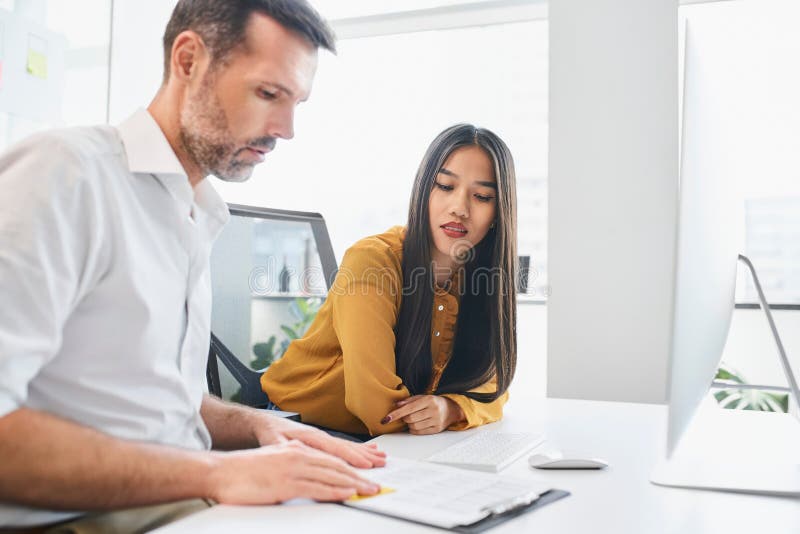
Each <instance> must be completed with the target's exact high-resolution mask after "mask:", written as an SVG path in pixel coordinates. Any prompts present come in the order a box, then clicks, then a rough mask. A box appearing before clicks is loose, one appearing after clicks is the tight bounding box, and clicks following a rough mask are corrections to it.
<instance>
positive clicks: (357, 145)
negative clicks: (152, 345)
mask: <svg viewBox="0 0 800 534" xmlns="http://www.w3.org/2000/svg"><path fill="white" fill-rule="evenodd" d="M547 27H548V26H547V22H546V21H527V22H518V23H505V24H496V25H490V26H484V27H466V28H459V29H448V30H437V31H426V32H416V33H402V34H391V35H381V36H376V37H366V38H358V39H345V40H341V41H340V42H339V43H338V48H339V53H338V55H337V56H335V57H334V56H331V55H328V54H324V55H323V56H322V57H321V64H320V68H319V71H318V74H317V79H316V81H315V84H314V91H313V94H312V96H311V99H310V101H309V102H308V104H305V105H304V106H303V109H300V110H298V116H297V120H296V138H295V139H294V140H292V141H291V142H290V143H279V148H278V150H277V151H276V152H274V153H273V154H271V155H270V158H268V159H267V161H266V162H265V163H264V164H262V165H260V166H259V167H257V169H256V171H255V173H254V176H253V178H252V179H251V180H250V181H249V182H247V183H245V184H224V183H219V182H217V183H218V184H219V187H220V189H221V190H222V191H223V194H224V196H225V198H226V199H228V200H229V201H237V202H241V203H250V204H252V203H254V202H257V203H265V204H266V205H269V206H271V207H280V208H287V209H296V210H305V211H319V212H320V213H322V214H323V215H324V216H325V218H326V220H327V222H328V227H329V229H330V234H331V236H332V239H333V246H334V249H335V251H336V256H337V259H339V260H341V257H342V255H343V253H344V251H345V250H346V248H347V247H348V246H350V245H351V244H352V243H353V242H355V241H356V240H358V239H360V238H362V237H364V236H367V235H371V234H376V233H380V232H382V231H384V230H386V229H387V228H389V227H390V226H392V225H397V224H404V223H405V220H406V215H407V210H408V201H409V196H410V191H411V185H412V182H413V178H414V174H415V172H416V169H417V166H418V165H419V162H420V160H421V159H422V156H423V153H424V151H425V149H426V148H427V146H428V144H429V143H430V142H431V141H432V140H433V138H434V137H435V136H436V135H437V134H438V133H439V132H440V131H441V130H443V129H444V128H446V127H448V126H450V125H452V124H455V123H458V122H471V123H474V124H476V125H479V126H482V127H486V128H489V129H490V130H493V131H494V132H495V133H497V134H498V135H500V136H501V137H502V138H503V139H504V140H505V141H506V143H507V144H508V145H509V147H510V148H511V151H512V154H513V155H514V158H515V160H516V167H517V180H518V183H517V189H518V199H519V254H520V255H522V256H529V257H530V258H531V260H530V261H531V275H530V277H529V280H528V287H529V294H531V295H532V296H533V297H538V298H543V297H544V296H546V293H547V289H546V284H547V274H546V273H547V259H546V220H547V219H546V217H547V187H546V184H547V109H548V100H547V90H548V79H547V66H548V60H547V53H548V46H547V42H548V33H547ZM311 183H313V184H314V187H313V188H310V187H308V184H311ZM270 198H275V199H280V200H279V201H277V202H276V203H274V204H273V203H271V202H270V200H269V199H270ZM254 199H257V200H254Z"/></svg>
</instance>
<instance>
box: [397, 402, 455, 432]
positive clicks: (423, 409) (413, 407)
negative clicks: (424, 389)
mask: <svg viewBox="0 0 800 534" xmlns="http://www.w3.org/2000/svg"><path fill="white" fill-rule="evenodd" d="M395 406H396V407H397V408H396V409H395V410H394V411H391V412H389V414H388V415H387V416H386V417H384V419H383V421H381V423H383V424H387V423H391V422H392V421H397V420H398V419H399V420H402V421H403V422H404V423H406V424H407V425H408V431H409V432H410V433H412V434H436V433H438V432H441V431H442V430H445V429H446V428H447V427H449V426H450V425H452V424H454V423H458V422H459V421H463V420H464V417H465V416H464V412H463V410H462V409H461V407H460V406H459V405H458V404H456V403H455V402H454V401H452V400H450V399H448V398H447V397H440V396H438V395H414V396H413V397H409V398H407V399H403V400H401V401H398V402H396V403H395Z"/></svg>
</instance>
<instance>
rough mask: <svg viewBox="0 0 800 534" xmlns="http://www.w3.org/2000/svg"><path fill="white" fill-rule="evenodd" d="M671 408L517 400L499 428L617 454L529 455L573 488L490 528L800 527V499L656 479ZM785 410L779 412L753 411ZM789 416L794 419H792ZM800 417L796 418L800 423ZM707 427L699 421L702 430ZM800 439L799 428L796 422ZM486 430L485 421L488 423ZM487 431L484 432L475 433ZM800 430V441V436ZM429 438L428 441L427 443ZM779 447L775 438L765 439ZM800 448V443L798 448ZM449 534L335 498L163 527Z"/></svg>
mask: <svg viewBox="0 0 800 534" xmlns="http://www.w3.org/2000/svg"><path fill="white" fill-rule="evenodd" d="M666 415H667V411H666V407H664V406H656V405H642V404H629V403H611V402H596V401H577V400H564V399H522V398H519V397H517V398H515V399H513V400H512V401H511V402H509V404H508V406H507V409H506V416H505V418H504V419H503V421H501V422H499V423H495V424H493V425H490V427H491V428H496V429H502V430H504V431H508V432H544V433H545V435H546V437H547V441H546V442H545V444H543V445H542V446H541V447H540V448H539V449H538V450H543V449H546V448H548V447H555V448H561V449H565V450H572V451H584V452H586V453H589V454H590V455H593V456H600V457H603V458H605V459H606V460H608V461H609V464H610V465H609V467H608V468H607V469H605V470H602V471H534V470H532V469H530V468H529V467H528V466H527V455H526V456H525V457H523V458H522V459H520V460H519V461H517V462H516V463H515V464H513V465H512V466H510V467H509V468H508V469H506V470H505V471H504V473H508V474H514V475H517V476H523V477H536V478H539V479H544V480H546V481H548V482H550V483H551V484H552V486H553V487H556V488H561V489H566V490H568V491H570V492H571V493H572V495H571V496H570V497H567V498H566V499H562V500H560V501H558V502H556V503H553V504H551V505H549V506H546V507H545V508H542V509H540V510H537V511H534V512H532V513H529V514H525V515H523V516H521V517H519V518H516V519H514V520H512V521H509V522H507V523H504V524H503V525H501V526H499V527H497V528H495V529H492V530H491V532H492V533H493V534H494V533H497V534H502V533H507V532H537V533H551V532H552V533H560V532H563V533H571V534H572V533H574V534H577V533H584V532H585V533H589V532H600V533H615V534H617V533H619V534H623V533H636V534H641V533H656V532H658V533H661V532H676V533H687V534H688V533H691V534H694V533H706V532H720V533H725V534H736V533H742V534H744V533H747V534H751V533H752V532H754V531H756V529H757V530H758V531H759V532H770V533H771V534H772V533H775V534H777V533H782V532H787V533H788V532H792V533H798V532H800V499H792V498H784V497H764V496H757V495H741V494H733V493H722V492H712V491H702V490H687V489H677V488H665V487H660V486H656V485H653V484H651V483H650V482H649V477H650V472H651V470H652V468H653V466H654V465H655V463H656V461H657V460H658V459H659V458H660V457H661V456H662V455H663V451H664V449H665V444H666V439H665V435H666ZM752 415H763V416H768V417H769V416H775V417H781V416H777V414H752ZM786 417H788V416H786ZM791 423H793V424H796V422H795V421H791ZM696 426H698V425H693V428H694V427H696ZM797 427H798V429H799V430H798V432H797V436H800V425H797ZM484 428H486V427H484ZM475 431H481V429H476V430H472V431H469V432H475ZM461 437H463V433H445V434H440V435H437V436H431V437H430V438H431V439H428V438H429V437H421V436H411V435H408V434H401V435H391V436H381V437H380V438H377V442H378V443H379V444H381V447H382V448H383V449H384V450H386V451H387V452H388V453H389V454H390V455H396V456H401V457H414V456H416V455H417V454H418V453H419V451H420V450H421V449H426V448H429V447H430V448H432V449H436V448H438V447H439V446H440V445H442V444H446V443H447V442H449V441H452V440H453V439H456V440H457V439H460V438H461ZM794 438H795V435H793V436H792V439H793V441H792V443H791V444H783V445H784V446H790V447H795V446H797V444H798V443H800V441H796V440H795V439H794ZM421 440H426V441H424V442H423V441H421ZM758 445H759V446H763V448H765V449H766V450H768V451H769V450H771V448H772V447H774V446H775V444H774V443H770V442H765V443H763V444H758ZM795 450H800V449H797V448H795ZM223 528H224V529H225V530H226V531H228V532H235V533H236V534H242V533H248V532H258V533H263V532H292V533H293V534H295V533H312V532H322V533H326V534H330V533H331V532H353V533H355V532H374V533H381V534H384V533H395V532H396V533H401V532H402V533H404V534H406V533H417V532H441V531H439V530H437V529H432V528H427V527H424V526H419V525H416V524H412V523H408V522H405V521H400V520H396V519H392V518H387V517H382V516H378V515H374V514H370V513H366V512H362V511H359V510H354V509H350V508H345V507H343V506H340V505H336V504H319V503H311V502H308V501H297V502H292V503H287V504H285V505H281V506H253V507H239V506H215V507H214V508H211V509H209V510H207V511H203V512H200V513H198V514H196V515H193V516H190V517H188V518H186V519H183V520H181V521H179V522H177V523H174V524H172V525H169V526H167V527H165V528H163V529H160V530H158V531H157V532H158V533H159V534H178V533H195V534H196V533H205V532H209V533H211V532H220V531H221V530H222V529H223Z"/></svg>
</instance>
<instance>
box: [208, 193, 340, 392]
mask: <svg viewBox="0 0 800 534" xmlns="http://www.w3.org/2000/svg"><path fill="white" fill-rule="evenodd" d="M285 213H286V212H277V211H276V210H259V209H257V208H248V209H246V210H243V209H236V208H232V209H231V220H230V221H229V223H228V224H227V225H226V226H225V228H224V229H223V230H222V233H221V234H220V236H219V238H218V239H217V241H216V242H215V244H214V248H213V249H212V252H211V284H212V291H213V306H212V313H211V331H212V332H213V333H214V335H216V336H217V338H218V339H219V340H220V341H221V342H222V343H223V344H224V345H225V346H226V347H227V348H228V349H229V350H230V351H231V352H233V354H234V355H236V357H237V358H238V359H239V360H240V361H242V363H244V364H245V365H247V366H249V367H250V368H252V369H254V370H261V369H264V368H266V367H267V366H268V365H269V364H270V363H271V362H272V361H274V360H276V359H277V358H279V357H280V356H281V355H282V354H283V352H284V351H285V350H286V347H287V346H288V345H289V343H290V342H291V341H292V339H294V338H295V337H301V336H302V334H303V333H304V332H305V330H306V329H307V328H308V326H309V325H310V323H311V321H312V320H313V318H314V316H315V315H316V311H317V310H318V309H319V306H320V305H321V303H322V301H323V300H324V299H325V296H326V294H327V290H328V280H329V277H330V276H331V275H332V273H331V269H330V263H331V262H333V264H334V266H335V260H334V259H333V258H332V251H330V252H328V251H329V249H330V243H329V241H327V231H326V230H325V229H324V221H323V220H322V218H321V217H319V216H318V215H315V214H308V216H307V217H303V216H292V217H284V216H283V214H285ZM320 225H321V227H322V232H320ZM320 236H321V237H322V238H323V239H322V240H323V241H327V243H322V247H320V246H319V243H318V239H319V238H320ZM320 248H322V250H323V252H328V254H325V255H326V256H328V255H330V256H331V257H326V258H324V259H323V257H322V255H321V254H320ZM323 264H325V265H324V267H323ZM220 383H221V387H222V396H223V398H226V399H230V398H234V399H235V394H236V389H237V388H238V386H237V385H236V383H235V381H234V380H233V377H231V376H230V375H229V374H228V372H227V370H226V369H225V368H224V367H223V366H220Z"/></svg>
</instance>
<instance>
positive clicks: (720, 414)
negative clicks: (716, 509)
mask: <svg viewBox="0 0 800 534" xmlns="http://www.w3.org/2000/svg"><path fill="white" fill-rule="evenodd" d="M739 260H740V261H741V262H742V263H744V264H745V265H746V266H747V268H748V270H749V271H750V274H751V276H752V278H753V283H754V284H755V287H756V291H757V292H758V299H759V302H760V304H761V308H762V309H763V310H764V314H765V315H766V318H767V322H768V323H769V327H770V330H771V331H772V337H773V339H774V340H775V345H776V347H777V349H778V357H779V359H780V362H781V366H782V368H783V372H784V374H785V375H786V380H787V382H788V384H789V387H774V386H760V385H748V384H729V383H726V382H713V383H712V386H714V387H724V388H732V387H733V388H739V389H768V390H778V391H788V392H789V396H790V397H792V398H793V399H794V403H795V405H794V408H797V409H796V410H795V416H797V417H798V418H800V391H798V386H797V379H796V378H795V375H794V373H793V371H792V367H791V365H790V363H789V359H788V358H787V357H786V351H785V350H784V348H783V343H782V342H781V338H780V336H779V335H778V329H777V328H776V326H775V321H774V320H773V318H772V313H771V312H770V309H769V304H768V303H767V299H766V298H765V297H764V292H763V290H762V289H761V283H760V281H759V279H758V275H757V274H756V270H755V268H754V267H753V264H752V262H751V261H750V260H749V259H748V258H747V257H746V256H742V255H740V256H739ZM789 411H790V412H791V411H792V407H791V406H790V408H789ZM698 412H699V413H698V414H697V416H695V417H694V419H693V421H692V423H691V425H690V428H689V429H687V435H686V436H684V438H683V439H682V440H681V442H680V444H679V447H678V449H677V450H676V451H675V452H674V453H673V454H672V455H671V456H670V457H669V458H667V459H664V460H662V461H660V462H659V463H658V464H657V465H656V466H655V468H654V469H653V472H652V474H651V477H650V481H651V482H653V483H654V484H658V485H661V486H672V487H679V488H695V489H708V490H718V491H732V492H737V493H756V494H762V495H777V496H789V497H800V421H798V420H795V419H794V417H793V416H791V415H788V414H779V413H763V412H753V411H738V410H722V409H719V408H718V407H717V406H715V405H714V406H704V407H701V409H700V410H698Z"/></svg>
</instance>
